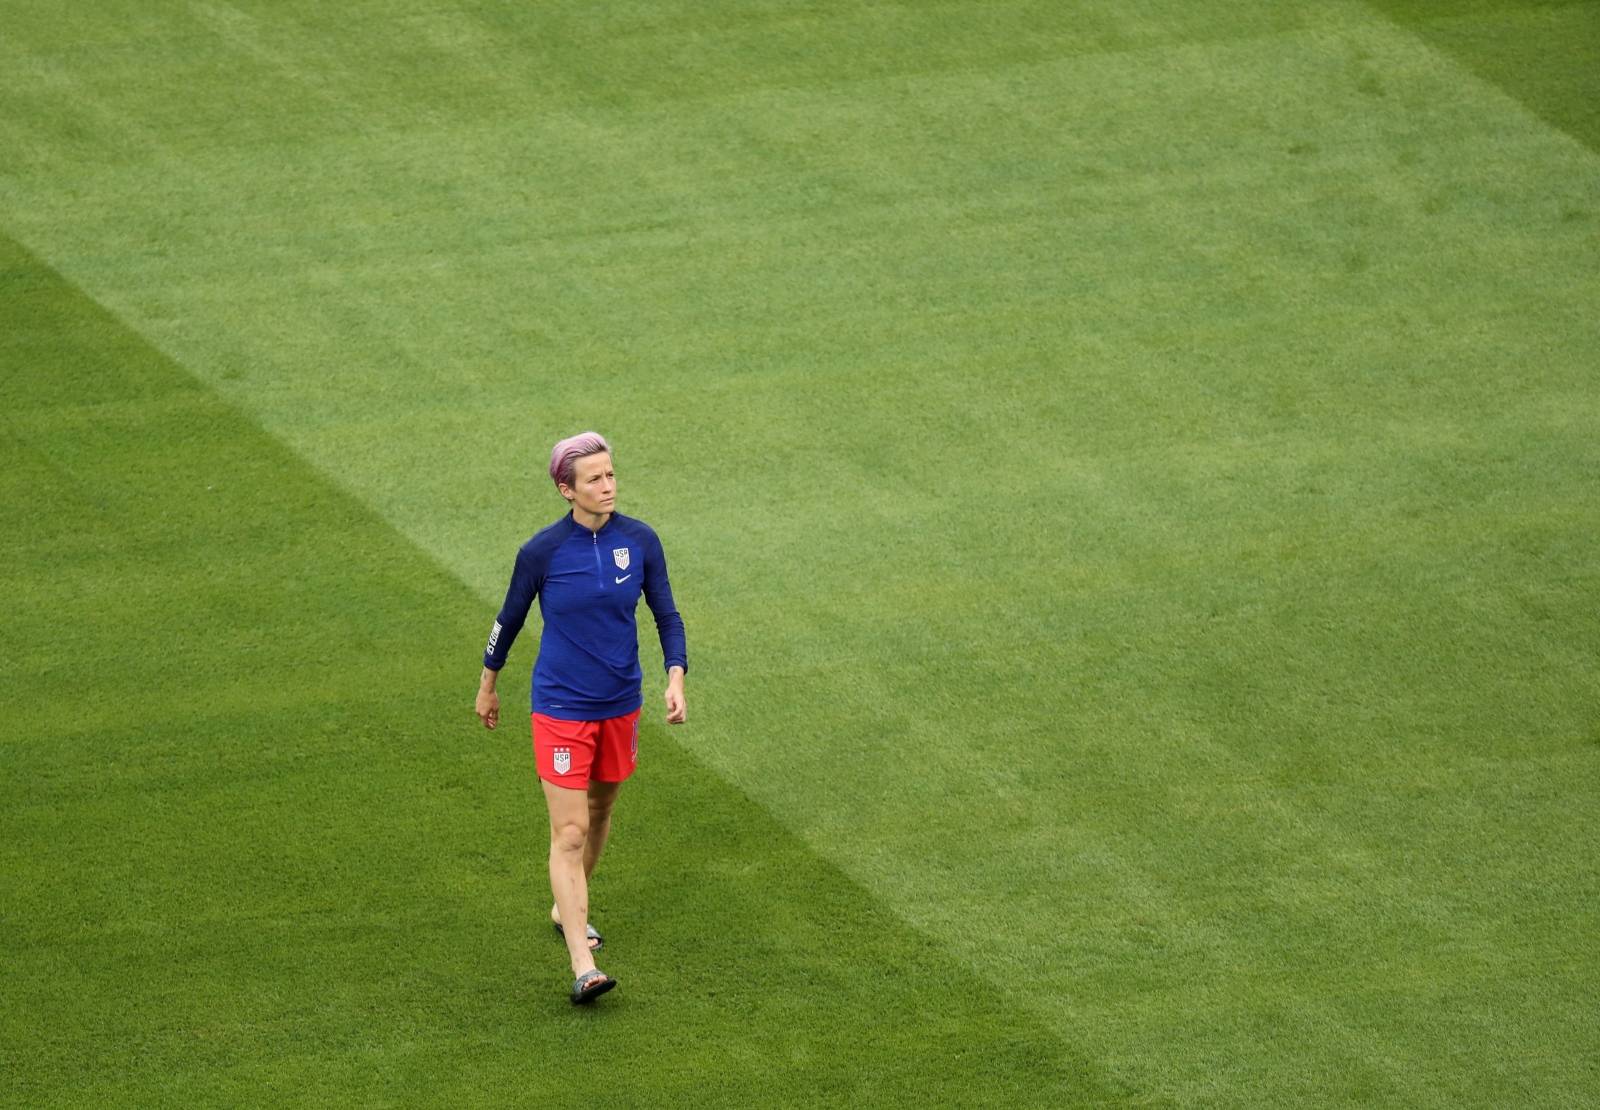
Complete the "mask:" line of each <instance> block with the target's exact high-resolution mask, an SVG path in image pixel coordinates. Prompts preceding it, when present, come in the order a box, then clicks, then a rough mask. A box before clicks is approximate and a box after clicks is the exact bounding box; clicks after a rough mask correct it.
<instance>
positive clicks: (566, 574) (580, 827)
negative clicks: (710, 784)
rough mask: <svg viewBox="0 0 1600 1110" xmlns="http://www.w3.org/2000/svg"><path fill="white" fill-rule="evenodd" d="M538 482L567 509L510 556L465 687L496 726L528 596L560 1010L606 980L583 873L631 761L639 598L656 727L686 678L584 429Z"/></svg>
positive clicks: (607, 468) (677, 640) (652, 548)
mask: <svg viewBox="0 0 1600 1110" xmlns="http://www.w3.org/2000/svg"><path fill="white" fill-rule="evenodd" d="M550 478H551V480H552V481H553V482H555V484H556V489H557V490H558V491H560V493H561V496H562V497H564V498H566V499H567V502H568V504H569V505H570V506H571V511H570V512H569V513H567V515H565V516H563V517H562V518H561V519H560V520H558V521H556V522H555V523H554V524H552V525H550V526H549V527H548V528H545V529H543V530H542V531H540V532H538V533H537V534H536V535H534V537H533V538H532V539H530V540H529V541H528V542H527V543H525V544H523V545H522V548H521V549H520V550H519V551H518V552H517V561H516V566H515V568H514V569H513V570H512V572H511V586H510V588H509V589H507V590H506V600H505V604H504V605H502V606H501V607H500V615H499V616H498V617H496V618H495V622H494V628H493V629H492V630H491V631H490V633H489V646H488V648H487V649H486V650H485V651H484V653H483V677H482V679H481V680H480V682H479V685H478V703H477V714H478V717H479V719H480V720H482V721H483V725H484V727H485V728H491V729H492V728H494V727H495V726H496V725H497V724H499V722H500V697H499V695H498V694H496V693H495V680H496V678H497V677H498V676H499V673H500V668H501V667H503V666H505V661H506V654H507V652H509V651H510V650H511V644H512V641H514V640H515V639H516V638H517V633H518V632H519V631H521V629H522V623H523V621H524V620H526V619H527V616H528V608H529V606H530V605H532V603H533V599H534V598H535V597H538V599H539V614H540V616H542V617H543V618H544V629H543V631H542V633H541V634H540V636H539V657H538V659H537V660H536V661H535V663H534V666H533V751H534V757H535V760H536V762H537V765H538V770H539V778H540V779H542V780H543V783H542V785H543V787H544V797H545V803H546V804H547V805H548V806H549V809H550V889H551V892H552V893H553V894H554V895H555V907H554V908H553V909H552V910H551V911H550V918H551V920H552V921H553V922H554V923H555V926H556V930H557V931H558V932H560V933H561V934H562V936H563V937H564V938H565V939H566V944H567V954H568V955H569V956H570V957H571V959H572V974H573V976H574V981H573V984H572V1001H573V1002H578V1003H582V1002H590V1001H593V1000H594V999H596V998H598V997H599V996H600V995H602V994H604V993H605V992H606V991H608V990H610V989H611V988H612V987H614V986H616V985H617V981H616V980H615V979H613V978H611V977H610V976H609V975H607V974H606V973H605V972H603V971H601V970H599V969H598V968H596V967H595V964H594V953H595V952H596V951H598V950H599V948H600V946H601V945H602V944H603V943H604V941H603V940H602V939H601V936H600V934H599V933H598V932H597V931H595V929H594V927H593V926H592V925H590V924H589V876H590V875H592V874H593V873H594V865H595V864H596V863H597V862H598V861H599V859H600V852H601V851H602V849H604V848H605V845H606V836H607V834H608V833H609V832H610V831H611V810H612V807H613V806H614V805H615V804H616V801H617V792H618V791H619V790H621V789H622V783H623V781H624V780H625V779H627V777H628V776H629V775H631V774H633V770H634V767H635V766H636V765H637V763H638V759H639V709H640V706H641V705H642V703H643V697H642V696H641V694H640V692H639V684H640V681H641V677H642V676H641V674H640V671H639V635H638V628H637V626H636V625H635V624H634V610H635V609H636V608H637V607H638V604H639V597H640V595H641V594H643V596H644V599H645V603H646V604H647V605H649V606H650V612H651V613H652V614H653V615H654V616H655V621H656V632H657V634H658V635H659V636H660V638H661V654H662V656H663V658H664V660H665V662H666V668H667V690H666V703H667V723H668V724H670V725H676V724H682V723H683V720H684V715H685V705H684V700H683V676H684V674H685V672H687V671H688V669H689V657H688V652H687V649H686V647H685V644H684V636H683V620H682V618H680V617H679V616H678V610H677V609H676V607H674V605H673V603H672V586H671V585H670V583H668V581H667V560H666V557H665V556H664V555H663V554H662V551H661V541H660V540H658V539H657V538H656V534H655V532H653V531H651V529H650V526H649V525H647V524H645V523H644V522H643V521H640V520H635V519H633V518H632V517H627V516H623V515H622V514H621V513H619V512H617V511H616V498H617V477H616V473H615V471H613V470H612V467H611V448H610V446H609V445H607V443H606V441H605V440H604V439H602V438H601V437H600V436H599V435H597V434H596V433H594V432H584V433H582V434H580V435H575V436H572V437H571V438H569V439H564V440H562V441H561V442H560V443H558V444H556V445H555V448H554V449H553V450H552V451H551V452H550Z"/></svg>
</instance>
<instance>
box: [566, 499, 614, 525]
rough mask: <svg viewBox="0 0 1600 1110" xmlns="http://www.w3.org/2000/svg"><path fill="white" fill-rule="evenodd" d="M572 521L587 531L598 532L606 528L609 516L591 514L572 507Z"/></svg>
mask: <svg viewBox="0 0 1600 1110" xmlns="http://www.w3.org/2000/svg"><path fill="white" fill-rule="evenodd" d="M572 519H573V520H574V521H576V522H577V523H579V524H581V525H583V526H584V527H585V528H587V529H589V531H591V532H598V531H600V529H602V528H604V527H605V526H606V521H608V520H610V519H611V514H610V513H591V512H588V511H587V510H584V509H580V508H578V506H576V505H574V506H572Z"/></svg>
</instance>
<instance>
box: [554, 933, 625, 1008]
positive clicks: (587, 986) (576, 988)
mask: <svg viewBox="0 0 1600 1110" xmlns="http://www.w3.org/2000/svg"><path fill="white" fill-rule="evenodd" d="M556 928H558V929H559V928H560V926H559V925H558V926H556ZM616 985H617V981H616V980H615V979H613V978H611V976H609V975H607V974H606V973H605V972H603V971H601V970H600V969H599V968H595V969H594V970H593V971H585V972H584V973H583V974H582V975H580V976H578V977H577V978H576V979H574V980H573V981H572V1004H573V1005H574V1006H582V1005H583V1004H584V1003H585V1002H593V1001H594V1000H595V999H597V998H599V997H600V996H601V995H602V994H605V993H606V991H608V990H610V989H611V988H612V987H614V986H616Z"/></svg>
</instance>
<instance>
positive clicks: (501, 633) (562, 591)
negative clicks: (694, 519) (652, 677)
mask: <svg viewBox="0 0 1600 1110" xmlns="http://www.w3.org/2000/svg"><path fill="white" fill-rule="evenodd" d="M640 594H643V595H644V599H645V603H646V604H647V605H649V606H650V612H651V613H652V614H654V616H655V619H656V632H657V633H658V634H659V635H660V637H661V654H662V657H663V658H664V659H665V661H666V666H667V667H682V668H683V669H684V670H685V671H687V670H688V669H689V653H688V648H687V647H686V645H685V643H684V637H683V618H682V617H680V616H678V609H677V607H676V606H675V605H674V604H673V603H672V584H671V583H670V582H668V581H667V557H666V555H664V554H663V553H662V551H661V541H660V540H659V539H657V538H656V534H655V532H654V531H652V530H651V528H650V526H649V525H648V524H646V523H645V522H644V521H642V520H635V519H634V518H633V517H630V516H623V515H622V514H621V513H612V514H611V518H610V519H609V520H607V521H606V522H605V525H604V526H603V527H602V528H601V529H600V531H598V532H591V531H589V529H587V528H585V527H584V526H583V525H581V524H579V523H578V522H577V521H575V520H573V519H572V514H571V513H568V514H567V515H566V516H564V517H562V518H561V519H560V520H558V521H556V522H555V523H554V524H552V525H550V526H549V527H548V528H544V529H541V530H540V531H539V532H538V533H536V534H535V535H534V536H533V538H532V539H530V540H529V541H528V542H527V543H525V544H523V545H522V547H521V548H520V549H519V550H518V551H517V563H516V566H515V567H514V568H513V570H512V572H511V586H510V588H509V589H507V590H506V600H505V604H504V605H502V606H501V607H500V615H499V616H498V617H496V618H495V622H494V628H493V629H492V630H491V631H490V633H489V646H488V647H487V648H486V649H485V650H484V653H483V665H484V666H485V667H488V668H489V669H490V670H493V671H498V670H499V669H500V668H501V667H503V666H505V662H506V655H507V653H508V652H510V650H511V645H512V643H513V642H514V641H515V640H516V638H517V633H518V632H520V631H522V624H523V622H524V621H526V620H527V619H528V609H529V607H530V606H531V605H532V604H533V599H534V598H535V597H538V599H539V615H540V616H541V617H543V618H544V631H543V632H542V633H541V634H540V636H539V658H538V661H537V662H535V663H534V667H533V691H532V704H533V711H534V712H535V713H543V714H545V715H546V716H548V717H555V718H557V719H559V720H564V721H600V720H605V719H606V718H607V717H621V716H623V715H625V714H628V713H632V712H633V711H634V710H635V709H638V708H639V707H640V706H641V705H642V704H643V703H644V698H643V696H642V695H641V694H640V692H639V683H640V681H641V680H642V678H643V674H642V672H641V671H640V670H639V629H638V626H637V625H636V624H635V623H634V610H635V609H637V608H638V606H639V595H640Z"/></svg>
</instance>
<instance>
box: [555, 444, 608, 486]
mask: <svg viewBox="0 0 1600 1110" xmlns="http://www.w3.org/2000/svg"><path fill="white" fill-rule="evenodd" d="M602 451H603V452H605V453H606V454H610V453H611V444H609V443H607V442H606V439H605V436H603V435H601V434H600V433H599V432H579V433H578V434H577V435H575V436H568V437H567V438H566V439H564V440H562V441H561V442H560V443H558V444H556V445H555V446H554V447H552V448H551V449H550V480H551V481H552V482H554V483H555V484H556V489H560V488H561V487H562V486H563V485H567V486H570V485H572V476H573V474H574V473H575V472H576V470H577V467H578V460H579V459H582V458H587V457H588V456H589V455H598V454H600V453H601V452H602Z"/></svg>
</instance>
